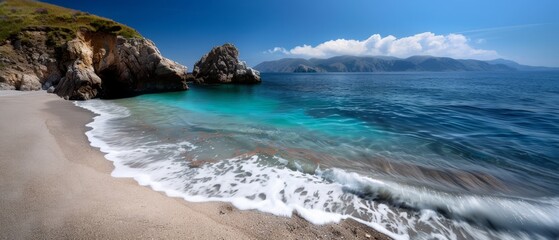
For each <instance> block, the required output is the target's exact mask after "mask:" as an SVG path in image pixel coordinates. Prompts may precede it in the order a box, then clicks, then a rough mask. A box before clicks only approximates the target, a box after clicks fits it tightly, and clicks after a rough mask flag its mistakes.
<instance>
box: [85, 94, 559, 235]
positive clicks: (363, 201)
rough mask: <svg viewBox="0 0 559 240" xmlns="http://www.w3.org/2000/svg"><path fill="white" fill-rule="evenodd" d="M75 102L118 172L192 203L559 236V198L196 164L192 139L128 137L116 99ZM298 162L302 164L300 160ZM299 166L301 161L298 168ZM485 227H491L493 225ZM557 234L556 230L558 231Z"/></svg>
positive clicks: (265, 164) (399, 229)
mask: <svg viewBox="0 0 559 240" xmlns="http://www.w3.org/2000/svg"><path fill="white" fill-rule="evenodd" d="M76 105H78V106H80V107H83V108H86V109H89V110H90V111H92V112H94V113H96V114H98V116H96V117H95V118H94V121H93V122H91V123H89V124H88V125H87V126H89V127H91V128H92V129H91V130H90V131H88V132H87V133H86V135H87V136H88V139H89V141H90V142H91V145H92V146H94V147H99V148H100V149H101V151H102V152H104V153H106V158H107V159H109V160H111V161H113V163H114V166H115V170H114V171H113V173H112V176H114V177H128V178H133V179H135V180H136V181H137V182H138V183H139V184H140V185H143V186H149V187H151V188H153V189H154V190H156V191H161V192H165V193H166V194H167V195H168V196H171V197H180V198H183V199H185V200H187V201H193V202H204V201H224V202H230V203H232V204H233V205H234V206H235V207H237V208H239V209H242V210H247V209H254V210H259V211H262V212H268V213H272V214H275V215H279V216H287V217H289V216H291V215H292V214H293V213H297V214H298V215H300V216H301V217H303V218H305V219H307V220H308V221H310V222H312V223H314V224H326V223H334V222H339V221H340V220H342V219H347V218H352V219H355V220H357V221H358V222H361V223H363V224H366V225H368V226H370V227H373V228H375V229H376V230H378V231H380V232H383V233H385V234H386V235H388V236H390V237H392V238H394V239H410V238H413V239H463V238H475V239H494V238H499V239H519V238H524V239H533V238H546V237H548V238H552V237H553V236H557V234H559V233H557V231H555V232H554V231H553V229H559V228H556V227H557V226H559V219H558V218H556V216H558V215H559V207H558V206H559V200H558V199H555V198H549V199H541V201H536V200H523V199H510V198H497V197H484V196H460V195H451V194H447V193H441V192H436V191H432V190H429V189H426V188H417V187H412V186H406V185H402V184H397V183H393V182H386V181H380V180H376V179H372V178H369V177H364V176H361V175H358V174H356V173H349V172H346V171H344V170H341V169H326V170H320V169H317V171H316V174H314V175H313V174H307V173H304V172H303V171H302V167H299V168H301V169H300V170H299V171H297V170H292V169H290V168H288V167H287V165H288V163H289V161H288V160H286V159H281V158H279V157H272V160H273V161H276V162H277V164H276V165H274V166H272V165H270V159H267V160H266V161H265V160H264V159H263V156H259V155H253V156H244V157H237V158H231V159H223V160H221V161H218V162H207V163H205V164H202V165H201V166H198V167H193V166H190V165H189V163H188V161H187V160H185V158H184V155H185V154H189V153H191V152H192V151H193V150H195V149H196V148H197V146H195V145H193V144H192V143H190V142H187V141H182V142H179V143H162V142H160V141H156V140H153V139H150V138H149V136H135V137H134V138H129V137H127V136H128V135H126V133H127V129H126V128H125V126H124V125H122V124H117V123H118V122H119V121H123V120H124V118H128V117H129V116H130V112H129V111H128V109H126V108H125V107H122V106H119V105H117V104H115V103H113V102H110V101H100V100H90V101H86V102H78V103H76ZM294 165H295V166H297V164H296V163H294ZM296 168H297V167H296ZM487 226H491V227H490V228H488V227H487ZM554 234H555V235H554Z"/></svg>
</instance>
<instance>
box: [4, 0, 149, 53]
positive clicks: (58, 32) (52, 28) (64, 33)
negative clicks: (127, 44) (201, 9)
mask: <svg viewBox="0 0 559 240" xmlns="http://www.w3.org/2000/svg"><path fill="white" fill-rule="evenodd" d="M34 27H35V28H36V27H40V28H43V27H46V28H48V39H49V41H50V42H51V43H52V44H54V45H59V44H61V43H62V42H63V41H68V40H71V39H73V38H74V37H75V36H76V32H77V31H78V30H80V29H87V30H89V31H93V32H109V33H114V34H116V35H121V36H123V37H126V38H135V37H137V38H139V37H141V35H140V34H139V33H138V32H137V31H136V30H134V29H132V28H130V27H128V26H126V25H123V24H120V23H117V22H115V21H112V20H110V19H107V18H102V17H98V16H95V15H92V14H89V13H85V12H81V11H76V10H72V9H67V8H63V7H59V6H56V5H52V4H48V3H42V2H37V1H33V0H4V1H2V0H0V44H2V43H3V42H4V41H5V40H6V39H8V38H10V37H12V36H17V34H18V33H20V32H21V31H22V30H25V29H29V28H34Z"/></svg>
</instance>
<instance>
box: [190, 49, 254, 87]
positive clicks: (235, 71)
mask: <svg viewBox="0 0 559 240" xmlns="http://www.w3.org/2000/svg"><path fill="white" fill-rule="evenodd" d="M192 74H193V75H194V78H195V81H196V82H197V83H211V84H215V83H237V84H255V83H259V82H260V81H261V80H260V72H258V71H256V70H254V69H252V68H250V67H247V65H246V63H245V62H243V61H239V50H237V48H236V47H235V46H234V45H233V44H230V43H226V44H224V45H223V46H219V47H214V48H213V49H212V50H211V51H210V52H209V53H207V54H206V55H204V56H203V57H202V58H201V59H200V60H199V61H198V62H196V64H195V65H194V70H193V71H192Z"/></svg>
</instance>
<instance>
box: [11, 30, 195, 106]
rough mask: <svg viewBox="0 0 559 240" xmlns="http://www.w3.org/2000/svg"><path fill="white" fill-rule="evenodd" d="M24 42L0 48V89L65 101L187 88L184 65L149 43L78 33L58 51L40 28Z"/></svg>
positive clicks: (96, 33) (46, 33) (85, 32)
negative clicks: (47, 94) (43, 91)
mask: <svg viewBox="0 0 559 240" xmlns="http://www.w3.org/2000/svg"><path fill="white" fill-rule="evenodd" d="M21 34H22V35H26V36H28V37H27V41H25V42H22V41H21V39H19V38H13V39H12V40H8V41H6V42H5V43H4V44H3V45H2V46H0V48H1V49H2V50H1V52H2V56H0V62H2V63H3V64H5V66H4V68H3V69H2V70H1V71H0V88H1V89H17V90H38V89H41V88H42V89H49V88H50V89H51V91H54V92H55V93H56V94H58V95H59V96H61V97H64V98H67V99H77V100H85V99H91V98H96V97H101V98H118V97H126V96H131V95H136V94H141V93H148V92H161V91H176V90H185V89H187V88H188V87H187V85H186V67H184V66H182V65H180V64H178V63H175V62H173V61H171V60H169V59H166V58H164V57H163V56H161V53H160V52H159V50H158V49H157V48H156V47H155V45H154V44H153V42H151V41H149V40H147V39H140V38H128V39H127V38H124V37H121V36H116V35H114V34H111V33H103V32H87V31H83V32H78V33H77V37H76V38H75V39H73V40H70V41H68V42H66V43H65V44H63V45H62V46H60V47H58V48H54V47H49V46H48V44H47V42H46V40H47V37H46V36H47V35H48V31H46V30H44V29H32V30H26V31H23V32H22V33H21Z"/></svg>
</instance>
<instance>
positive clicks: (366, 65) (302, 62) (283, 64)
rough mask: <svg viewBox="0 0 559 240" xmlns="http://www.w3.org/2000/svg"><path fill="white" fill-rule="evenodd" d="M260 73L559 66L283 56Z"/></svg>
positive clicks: (429, 58)
mask: <svg viewBox="0 0 559 240" xmlns="http://www.w3.org/2000/svg"><path fill="white" fill-rule="evenodd" d="M254 68H255V69H256V70H258V71H260V72H281V73H287V72H458V71H546V70H559V68H548V67H532V66H526V65H520V64H518V63H516V62H513V61H510V60H505V59H496V60H491V61H480V60H471V59H453V58H447V57H433V56H413V57H409V58H405V59H402V58H396V57H386V56H379V57H355V56H338V57H332V58H328V59H318V58H311V59H308V60H307V59H303V58H284V59H280V60H275V61H267V62H262V63H260V64H258V65H256V66H255V67H254Z"/></svg>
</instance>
